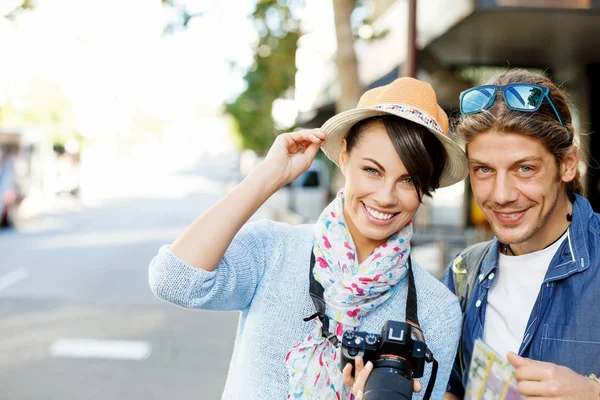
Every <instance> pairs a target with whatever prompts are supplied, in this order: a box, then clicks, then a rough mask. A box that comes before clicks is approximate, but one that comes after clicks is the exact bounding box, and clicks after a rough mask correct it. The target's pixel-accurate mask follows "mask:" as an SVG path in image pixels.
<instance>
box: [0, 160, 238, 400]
mask: <svg viewBox="0 0 600 400" xmlns="http://www.w3.org/2000/svg"><path fill="white" fill-rule="evenodd" d="M231 165H232V161H231V160H230V159H224V158H223V157H221V158H220V159H219V160H217V159H212V161H210V162H209V163H208V164H207V162H204V163H203V164H198V165H197V166H196V168H195V169H190V170H188V171H182V172H179V173H164V174H162V175H158V174H154V173H155V171H151V173H149V174H146V175H144V176H141V175H140V176H139V177H138V179H137V181H133V180H132V178H133V177H128V178H127V179H123V178H122V179H121V180H120V182H121V184H120V185H117V187H116V191H118V192H119V194H120V196H115V194H116V193H106V196H107V197H113V198H115V197H116V198H117V200H106V201H100V202H98V204H96V205H95V206H93V207H87V206H84V207H81V206H79V205H77V204H76V202H74V201H73V200H71V199H66V198H65V199H59V200H58V201H57V202H56V203H55V204H54V206H55V209H54V211H51V212H47V213H46V214H45V215H43V216H40V217H38V218H32V219H31V220H28V221H26V222H24V223H23V224H22V225H21V226H19V228H18V229H17V230H16V231H15V230H4V231H0V260H1V261H0V319H1V321H2V323H1V324H0V387H1V388H2V389H1V390H0V399H2V400H16V399H19V400H26V399H60V400H70V399H78V400H79V399H102V400H106V399H132V400H133V399H216V398H219V397H220V394H221V391H222V388H223V385H224V383H225V378H226V374H227V367H228V365H229V361H230V356H231V349H232V345H233V340H234V335H235V330H236V325H237V313H214V312H207V311H188V310H183V309H179V308H176V307H174V306H172V305H169V304H166V303H162V302H161V301H160V300H158V299H156V298H155V297H154V296H153V294H152V293H151V291H150V289H149V288H148V278H147V276H148V272H147V271H148V264H149V262H150V260H151V258H152V257H153V255H154V254H155V253H156V252H157V250H158V248H159V246H160V245H162V244H166V243H169V242H171V241H172V240H173V239H174V238H175V236H176V235H177V234H178V233H180V232H181V231H182V229H183V228H184V227H185V226H186V225H187V224H188V223H190V222H191V221H192V220H193V219H194V218H195V217H196V216H197V215H199V214H200V213H201V212H202V211H203V210H204V209H205V208H206V207H208V206H209V205H210V204H212V203H213V202H214V201H216V200H217V199H218V198H219V197H220V196H222V195H223V193H224V192H225V190H226V189H227V183H228V181H229V178H230V176H229V173H230V171H232V169H231ZM199 171H204V172H205V173H206V172H207V171H210V173H211V174H212V176H211V177H210V179H209V178H208V177H206V176H203V175H201V174H200V173H199ZM219 171H223V173H220V172H219ZM148 176H152V179H147V178H148ZM128 181H129V182H130V185H129V186H128V185H127V184H126V182H128ZM140 181H141V182H147V184H149V185H151V188H147V187H144V185H141V184H140ZM113 182H119V181H118V180H116V178H115V179H113ZM126 187H130V188H131V189H132V190H131V191H130V193H129V194H127V193H126V192H124V190H125V188H126ZM134 189H135V190H134ZM84 193H85V192H84ZM145 193H154V194H153V195H151V196H150V195H149V194H148V195H145ZM111 195H112V196H111ZM84 198H85V196H84ZM80 339H93V340H108V341H128V342H127V343H125V344H124V345H123V346H122V348H121V349H120V350H118V349H117V351H116V352H115V350H114V349H113V351H112V352H111V351H109V350H110V349H109V350H106V348H105V350H104V351H105V353H102V352H103V350H102V348H103V347H102V346H104V347H106V345H107V343H108V344H109V345H110V343H113V342H98V343H99V344H98V343H97V344H95V345H94V344H90V343H88V345H87V347H86V348H87V351H88V352H89V351H90V349H91V350H92V351H93V350H94V348H95V347H94V346H96V347H98V349H96V354H95V355H94V354H91V355H90V354H88V355H87V356H86V353H85V352H83V350H82V349H77V348H71V349H70V350H69V342H65V340H71V341H73V340H80ZM129 341H131V342H134V343H130V342H129ZM135 342H141V343H135ZM144 342H145V343H144ZM94 343H95V342H94ZM128 343H129V344H128ZM136 345H137V348H139V347H140V346H142V348H145V349H148V346H151V352H150V353H149V355H148V354H147V352H146V354H138V355H136V352H137V351H136ZM61 346H62V347H61ZM71 347H73V343H72V342H71ZM109 347H110V346H109ZM112 347H114V346H112ZM61 348H62V350H61ZM65 351H66V353H65ZM106 351H108V352H106ZM75 356H77V357H84V358H76V357H75ZM102 357H105V358H102ZM144 357H147V358H145V359H144ZM119 358H121V359H119Z"/></svg>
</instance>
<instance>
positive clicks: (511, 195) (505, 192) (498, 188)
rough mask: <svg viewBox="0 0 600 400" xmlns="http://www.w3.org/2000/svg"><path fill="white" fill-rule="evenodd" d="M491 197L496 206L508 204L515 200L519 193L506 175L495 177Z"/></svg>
mask: <svg viewBox="0 0 600 400" xmlns="http://www.w3.org/2000/svg"><path fill="white" fill-rule="evenodd" d="M493 197H494V198H493V200H494V201H495V202H496V203H498V204H508V203H511V202H513V201H516V200H517V198H518V197H519V192H518V191H517V188H516V187H515V185H514V182H513V181H512V179H510V177H509V176H508V175H506V174H498V175H497V177H496V181H495V182H494V191H493Z"/></svg>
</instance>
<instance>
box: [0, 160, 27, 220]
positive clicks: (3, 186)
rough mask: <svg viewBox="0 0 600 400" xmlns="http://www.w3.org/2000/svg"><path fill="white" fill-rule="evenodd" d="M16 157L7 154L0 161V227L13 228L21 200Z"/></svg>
mask: <svg viewBox="0 0 600 400" xmlns="http://www.w3.org/2000/svg"><path fill="white" fill-rule="evenodd" d="M15 160H16V157H15V156H14V155H13V154H8V156H5V157H4V158H3V159H2V160H1V161H0V227H9V226H13V225H14V223H15V220H16V215H17V208H18V206H19V204H20V203H21V201H22V200H23V197H22V194H21V191H20V188H19V183H18V179H17V170H16V165H15Z"/></svg>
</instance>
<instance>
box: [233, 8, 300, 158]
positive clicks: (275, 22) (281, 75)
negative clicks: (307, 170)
mask: <svg viewBox="0 0 600 400" xmlns="http://www.w3.org/2000/svg"><path fill="white" fill-rule="evenodd" d="M299 5H300V4H299V3H298V2H293V1H289V0H288V1H282V0H279V1H278V0H260V1H259V2H258V3H257V5H256V10H255V11H254V13H253V14H252V18H253V20H254V25H255V27H256V30H257V32H258V33H259V36H260V39H259V41H258V43H257V45H256V51H255V56H254V63H253V66H252V68H251V69H250V70H249V71H248V72H247V73H246V75H245V77H244V81H245V82H246V89H245V90H244V92H242V93H241V94H240V95H239V96H238V97H237V98H236V99H235V100H234V101H233V102H231V103H229V104H227V105H226V106H225V110H226V112H227V113H228V114H230V115H231V116H232V117H233V119H234V120H235V123H236V126H237V130H238V134H239V135H240V139H241V144H242V147H243V148H245V149H251V150H254V151H256V152H257V153H258V154H264V153H265V152H266V151H267V150H268V149H269V147H270V145H271V144H272V142H273V139H274V137H275V136H276V135H277V134H278V133H279V132H278V130H277V129H276V128H275V123H274V121H273V117H272V109H273V101H275V100H277V99H278V98H282V97H284V96H285V95H286V93H287V92H288V91H289V90H290V89H291V88H293V86H294V79H295V75H296V50H297V48H298V44H297V42H298V39H299V37H300V30H299V21H298V19H297V18H296V17H295V16H294V13H293V10H294V7H298V6H299Z"/></svg>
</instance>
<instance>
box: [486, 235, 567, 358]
mask: <svg viewBox="0 0 600 400" xmlns="http://www.w3.org/2000/svg"><path fill="white" fill-rule="evenodd" d="M568 234H569V233H568V231H567V232H565V234H564V235H563V236H561V237H560V239H558V240H557V241H556V242H554V243H553V244H552V245H551V246H549V247H547V248H545V249H543V250H540V251H536V252H534V253H529V254H524V255H522V256H507V255H504V254H502V253H500V258H499V260H498V278H497V279H496V281H495V282H494V284H493V285H492V287H490V290H489V293H488V302H487V308H486V311H485V326H484V329H483V340H484V341H485V342H486V343H487V344H489V345H490V346H491V347H492V348H493V349H495V350H496V351H497V352H498V353H500V354H501V355H502V356H504V357H506V355H507V354H508V352H509V351H512V352H515V353H518V352H519V347H521V342H522V341H523V335H524V334H525V328H526V327H527V322H529V316H530V315H531V310H532V309H533V305H534V304H535V301H536V299H537V297H538V294H539V292H540V287H541V285H542V282H543V281H544V277H545V276H546V271H547V270H548V266H549V265H550V261H552V258H553V257H554V253H556V251H557V250H558V248H559V247H560V245H561V244H562V242H563V241H564V240H565V238H567V237H568ZM491 275H492V274H490V275H489V276H488V278H490V277H491V278H493V276H491Z"/></svg>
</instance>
